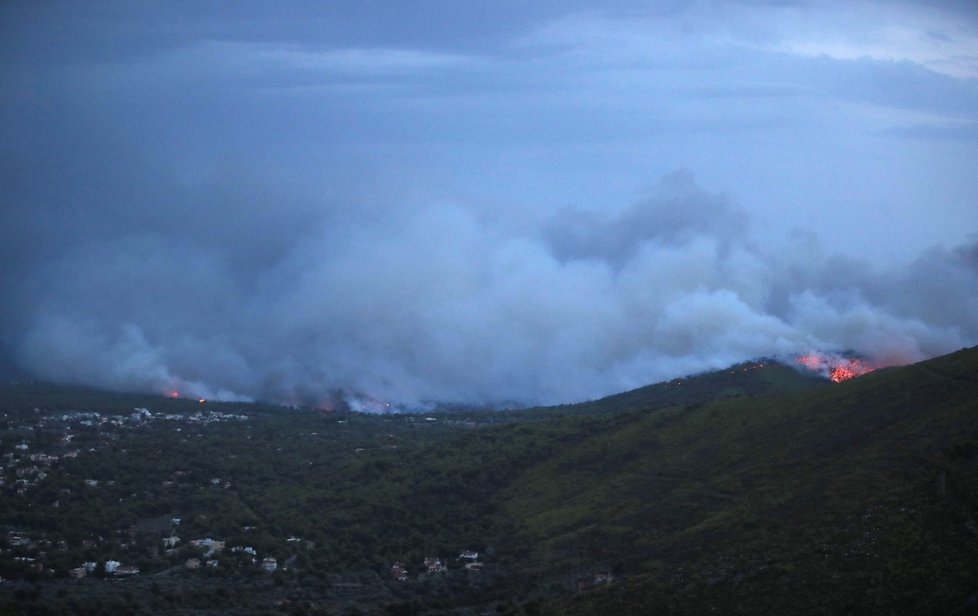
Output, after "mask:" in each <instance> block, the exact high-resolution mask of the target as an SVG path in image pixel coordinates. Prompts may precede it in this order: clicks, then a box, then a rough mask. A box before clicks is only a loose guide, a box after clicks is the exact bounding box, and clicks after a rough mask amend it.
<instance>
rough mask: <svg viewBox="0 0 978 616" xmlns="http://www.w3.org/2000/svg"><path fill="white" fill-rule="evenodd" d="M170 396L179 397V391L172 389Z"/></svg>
mask: <svg viewBox="0 0 978 616" xmlns="http://www.w3.org/2000/svg"><path fill="white" fill-rule="evenodd" d="M170 397H171V398H179V397H180V392H179V391H177V390H173V391H171V392H170Z"/></svg>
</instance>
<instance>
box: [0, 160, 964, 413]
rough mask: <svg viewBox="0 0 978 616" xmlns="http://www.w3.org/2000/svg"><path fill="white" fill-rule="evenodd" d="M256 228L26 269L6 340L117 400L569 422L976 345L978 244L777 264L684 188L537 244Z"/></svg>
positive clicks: (594, 217)
mask: <svg viewBox="0 0 978 616" xmlns="http://www.w3.org/2000/svg"><path fill="white" fill-rule="evenodd" d="M255 209H256V210H257V211H259V212H263V213H264V214H263V215H262V216H258V217H254V216H252V217H248V218H246V219H243V220H235V219H234V218H233V215H232V216H229V217H227V218H223V219H222V218H216V217H215V218H214V219H213V220H207V219H201V218H199V217H195V216H194V215H191V214H190V213H185V214H183V215H180V214H179V213H178V215H177V219H176V221H172V220H170V218H169V216H168V215H167V214H166V213H165V212H164V213H162V214H160V219H159V220H156V221H150V223H148V224H146V225H143V227H141V229H142V230H141V231H139V232H134V231H132V227H126V228H124V229H120V230H119V232H118V233H115V234H112V233H109V234H100V235H98V236H97V237H94V238H92V239H88V240H76V241H74V242H72V243H70V244H68V245H67V246H64V247H63V249H62V250H61V251H60V254H50V255H48V256H46V257H45V258H44V259H43V260H41V261H40V263H41V266H40V267H35V268H33V269H26V268H22V269H20V270H17V271H16V272H15V273H17V274H18V275H17V276H12V275H11V276H10V277H9V280H10V281H11V284H9V285H8V289H9V294H10V300H11V301H10V302H9V303H8V306H7V308H6V313H7V314H6V316H7V318H6V319H5V323H6V326H5V330H4V332H3V335H4V339H5V340H6V341H7V344H8V347H10V348H12V349H14V351H15V358H16V361H17V363H18V364H19V365H20V366H22V367H23V368H24V369H26V370H28V371H29V372H30V373H31V374H33V375H35V376H37V377H39V378H44V379H52V380H56V381H69V382H76V383H86V384H91V385H98V386H103V387H109V388H114V389H137V390H146V391H154V392H158V393H167V392H169V391H172V390H176V391H179V392H180V393H181V394H183V395H188V396H194V397H205V398H213V399H231V400H233V399H263V400H274V401H279V402H286V403H292V404H327V403H328V401H329V400H331V399H333V397H334V396H335V392H337V391H346V392H351V393H354V394H356V396H358V397H357V399H358V400H368V401H370V402H369V404H366V403H365V406H370V407H371V408H374V407H375V406H376V407H377V408H383V407H382V405H386V404H394V405H397V406H398V408H402V407H411V406H412V405H417V404H421V403H423V402H425V401H446V402H471V403H501V402H516V403H522V404H536V403H558V402H571V401H579V400H584V399H589V398H594V397H598V396H601V395H606V394H610V393H614V392H617V391H621V390H625V389H629V388H633V387H637V386H640V385H643V384H647V383H650V382H655V381H660V380H665V379H669V378H673V377H676V376H681V375H684V374H689V373H693V372H697V371H702V370H707V369H712V368H720V367H724V366H726V365H729V364H732V363H735V362H737V361H741V360H745V359H750V358H754V357H760V356H775V355H778V356H784V355H791V354H793V353H801V352H805V351H807V350H809V349H827V350H830V349H831V350H851V351H853V352H855V353H858V354H860V355H863V356H866V357H868V358H870V359H871V360H874V361H878V362H881V363H898V362H908V361H914V360H919V359H923V358H926V357H929V356H934V355H937V354H941V353H945V352H950V351H953V350H956V349H958V348H960V347H962V346H967V345H971V344H975V343H976V341H978V242H976V243H972V244H971V245H968V246H962V247H959V248H955V249H950V250H948V249H934V250H932V251H930V252H927V253H925V254H923V255H921V256H920V257H919V258H917V259H916V260H915V261H913V262H912V264H911V265H910V266H909V267H904V268H893V269H886V268H877V267H874V266H872V265H870V264H869V263H866V262H862V261H859V260H855V259H851V258H847V257H842V256H831V255H825V254H823V253H822V251H821V249H820V248H819V245H818V242H817V241H816V240H815V239H813V238H812V237H810V236H807V235H805V234H803V233H799V234H797V235H796V236H794V237H791V238H787V239H785V240H784V241H783V242H780V243H778V244H777V245H774V244H759V243H757V242H756V240H754V239H753V238H752V237H751V236H750V234H749V227H750V225H749V222H750V221H749V220H748V218H747V216H746V214H744V213H743V212H740V211H739V210H738V209H737V208H736V207H734V206H733V205H732V204H731V202H730V200H729V199H728V198H726V197H724V196H723V195H719V194H714V193H711V192H707V191H704V190H702V189H700V188H698V187H697V186H696V185H695V183H694V182H693V180H692V179H691V177H690V176H689V174H687V173H683V172H679V173H676V174H673V175H670V176H667V177H666V178H664V179H663V180H662V181H661V182H660V183H659V185H658V187H657V188H656V189H655V191H654V193H653V194H652V195H651V196H650V197H649V198H648V199H646V200H644V201H642V202H640V203H637V204H635V205H633V206H631V207H629V208H627V209H624V210H622V211H621V212H619V213H615V214H605V213H602V212H599V211H597V210H589V209H587V208H578V209H565V210H561V211H559V212H557V213H556V214H554V215H552V216H550V217H549V218H548V219H546V220H543V221H541V222H538V223H534V224H525V225H521V226H519V225H513V224H510V223H508V222H507V221H506V220H503V219H502V217H500V218H499V219H493V218H492V217H489V216H486V215H485V214H484V213H481V212H479V211H477V210H475V209H471V208H467V207H465V206H462V205H433V206H430V207H428V208H425V209H423V210H421V211H417V210H410V209H407V208H405V209H394V210H392V211H391V212H389V213H388V214H387V215H384V216H380V215H376V211H375V212H374V214H372V215H370V216H361V217H359V218H356V217H352V216H343V215H341V214H337V213H336V212H333V213H331V214H328V215H321V214H310V213H309V212H311V211H312V209H305V210H303V209H301V208H299V209H293V212H296V211H297V212H299V213H298V214H293V215H292V216H291V217H290V216H283V217H282V218H281V219H280V220H276V219H275V218H274V217H271V216H268V215H265V214H268V213H269V212H272V211H275V210H274V209H273V206H263V205H262V204H261V203H259V204H258V205H256V206H255ZM214 211H224V212H225V213H227V211H228V210H220V209H216V210H214ZM256 220H257V221H258V222H254V221H256ZM194 224H195V225H196V227H193V225H194ZM188 229H189V230H188ZM217 229H219V230H220V233H217V232H216V231H215V230H217Z"/></svg>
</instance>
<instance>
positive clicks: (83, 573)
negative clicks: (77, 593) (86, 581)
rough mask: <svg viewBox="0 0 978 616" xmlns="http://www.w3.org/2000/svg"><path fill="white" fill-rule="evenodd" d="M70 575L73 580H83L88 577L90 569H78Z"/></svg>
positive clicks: (73, 570) (70, 572) (69, 573)
mask: <svg viewBox="0 0 978 616" xmlns="http://www.w3.org/2000/svg"><path fill="white" fill-rule="evenodd" d="M68 575H70V576H71V577H73V578H83V577H85V576H86V575H88V569H86V568H85V567H76V568H75V569H72V570H71V571H69V572H68Z"/></svg>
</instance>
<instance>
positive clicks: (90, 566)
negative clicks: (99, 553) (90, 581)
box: [81, 562, 98, 573]
mask: <svg viewBox="0 0 978 616" xmlns="http://www.w3.org/2000/svg"><path fill="white" fill-rule="evenodd" d="M96 567H98V563H94V562H87V563H82V566H81V568H82V569H84V570H85V571H88V572H89V573H92V572H93V571H95V568H96Z"/></svg>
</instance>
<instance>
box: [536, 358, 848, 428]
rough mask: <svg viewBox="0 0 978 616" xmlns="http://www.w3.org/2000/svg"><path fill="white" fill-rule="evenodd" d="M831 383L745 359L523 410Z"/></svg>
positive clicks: (569, 410)
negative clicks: (592, 396)
mask: <svg viewBox="0 0 978 616" xmlns="http://www.w3.org/2000/svg"><path fill="white" fill-rule="evenodd" d="M827 384H830V383H827V382H826V379H824V378H822V377H820V376H818V375H816V374H814V373H812V374H806V373H803V372H802V371H799V370H796V369H794V368H792V367H790V366H786V365H785V364H783V363H781V362H779V361H777V360H773V359H760V360H755V361H748V362H742V363H740V364H736V365H734V366H730V367H729V368H724V369H723V370H715V371H712V372H704V373H701V374H695V375H690V376H685V377H682V378H678V379H673V380H671V381H664V382H662V383H654V384H652V385H646V386H644V387H639V388H637V389H633V390H630V391H626V392H622V393H619V394H613V395H611V396H606V397H604V398H600V399H598V400H590V401H587V402H580V403H576V404H562V405H558V406H550V407H537V408H534V409H528V410H526V411H523V412H525V413H539V414H541V415H583V414H589V413H615V412H625V411H648V410H651V409H657V408H663V407H667V406H676V405H686V404H698V403H702V402H707V401H710V400H716V399H719V398H731V397H736V396H757V395H762V394H770V393H787V392H794V391H802V390H805V389H809V388H814V387H820V386H824V385H827Z"/></svg>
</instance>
